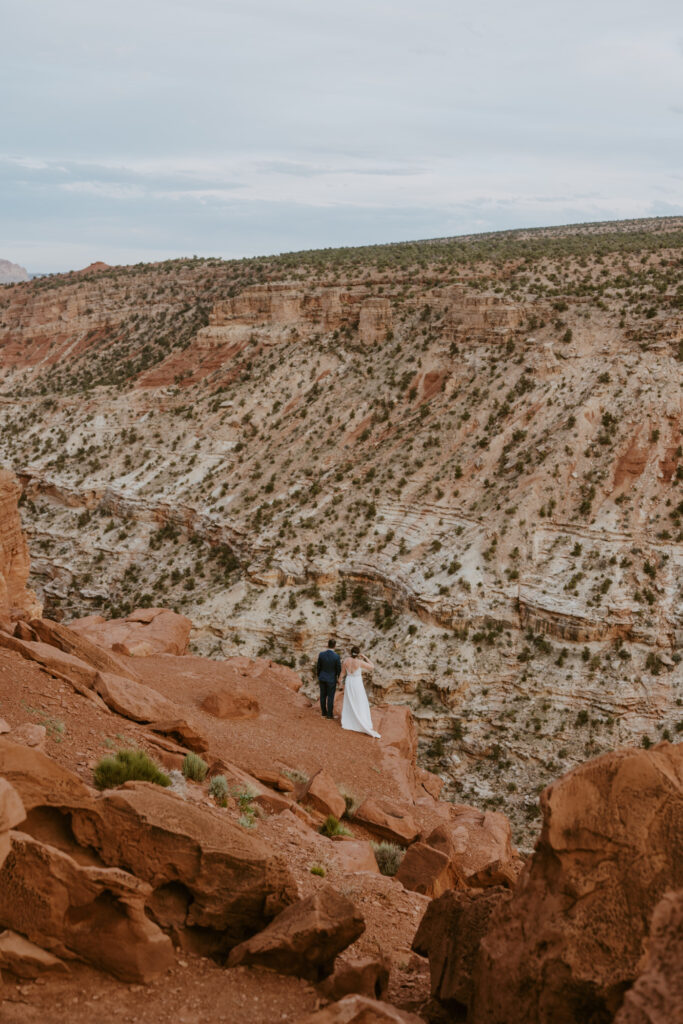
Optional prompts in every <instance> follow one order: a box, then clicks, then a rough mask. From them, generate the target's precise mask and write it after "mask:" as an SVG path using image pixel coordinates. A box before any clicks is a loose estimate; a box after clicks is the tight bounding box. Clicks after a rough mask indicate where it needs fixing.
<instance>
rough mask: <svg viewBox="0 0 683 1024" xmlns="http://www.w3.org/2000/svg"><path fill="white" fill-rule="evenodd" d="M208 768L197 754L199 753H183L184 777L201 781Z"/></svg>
mask: <svg viewBox="0 0 683 1024" xmlns="http://www.w3.org/2000/svg"><path fill="white" fill-rule="evenodd" d="M208 770H209V766H208V764H207V763H206V761H204V760H203V758H201V757H200V756H199V754H193V753H189V754H185V760H184V761H183V775H184V776H185V778H186V779H192V780H193V781H194V782H203V781H204V779H205V778H206V773H207V772H208Z"/></svg>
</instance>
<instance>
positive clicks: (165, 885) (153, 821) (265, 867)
mask: <svg viewBox="0 0 683 1024" xmlns="http://www.w3.org/2000/svg"><path fill="white" fill-rule="evenodd" d="M72 828H73V832H74V835H75V837H76V839H77V841H78V842H79V843H80V844H81V845H82V846H85V847H92V848H93V849H95V850H97V851H98V853H99V855H100V857H101V858H102V860H103V861H104V863H105V864H109V865H117V866H119V867H123V868H125V869H126V870H127V871H130V872H132V873H133V874H135V875H137V876H138V877H139V878H142V879H144V880H145V881H147V882H149V883H150V886H152V888H153V890H154V892H153V894H151V895H150V900H149V905H150V907H151V910H152V913H153V914H154V916H155V919H156V920H158V921H159V923H160V924H161V925H162V926H164V927H169V928H172V929H174V930H175V931H181V930H184V929H190V930H191V929H192V928H194V927H195V926H196V927H197V928H198V929H199V930H201V931H202V932H203V941H205V948H209V949H210V948H213V949H223V950H226V949H229V948H230V947H231V946H234V945H235V944H236V943H238V942H240V941H241V940H242V939H244V938H246V936H248V935H251V934H252V933H253V932H255V931H257V930H258V929H259V928H262V927H263V926H264V925H265V924H266V923H267V921H268V920H269V918H270V917H272V916H273V914H274V913H276V912H277V911H278V910H280V909H282V907H284V906H286V904H288V903H291V902H292V900H293V898H294V893H295V887H294V884H293V881H292V878H291V876H290V874H289V872H288V870H287V868H286V867H285V866H284V865H283V864H281V863H280V862H279V861H278V859H277V858H276V857H275V856H274V855H273V853H272V851H271V849H270V848H269V847H268V846H267V845H266V844H265V843H263V842H261V841H260V840H259V839H258V838H256V837H255V836H251V835H249V834H248V833H246V832H245V831H244V829H241V828H238V827H237V826H236V825H233V824H231V823H230V822H228V821H227V820H226V819H225V817H223V816H222V815H219V814H212V813H210V812H208V811H207V810H205V809H204V808H200V807H196V806H192V805H191V804H188V803H186V802H185V801H183V800H182V799H181V798H180V797H178V796H177V795H176V794H175V793H171V792H170V791H168V790H165V789H162V788H160V787H159V786H155V785H153V784H152V783H144V782H135V783H132V782H129V783H126V784H125V785H124V786H123V787H121V788H119V789H118V790H112V791H111V792H108V793H105V794H103V795H102V796H101V797H99V798H98V799H97V801H96V803H95V804H94V805H93V806H91V807H90V808H84V809H79V808H76V809H75V810H74V811H73V813H72ZM203 948H204V947H203Z"/></svg>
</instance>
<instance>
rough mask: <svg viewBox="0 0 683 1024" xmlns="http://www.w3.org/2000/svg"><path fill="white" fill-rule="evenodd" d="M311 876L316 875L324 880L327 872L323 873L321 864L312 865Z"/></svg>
mask: <svg viewBox="0 0 683 1024" xmlns="http://www.w3.org/2000/svg"><path fill="white" fill-rule="evenodd" d="M311 874H312V875H318V876H319V877H320V878H324V877H325V875H326V874H327V871H325V868H324V867H323V866H322V864H312V865H311Z"/></svg>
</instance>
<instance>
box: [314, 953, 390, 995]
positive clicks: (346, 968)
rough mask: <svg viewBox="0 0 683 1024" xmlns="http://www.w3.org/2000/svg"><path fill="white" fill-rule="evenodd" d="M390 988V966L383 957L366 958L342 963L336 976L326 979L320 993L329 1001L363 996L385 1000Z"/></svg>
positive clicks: (335, 973) (337, 968)
mask: <svg viewBox="0 0 683 1024" xmlns="http://www.w3.org/2000/svg"><path fill="white" fill-rule="evenodd" d="M388 986H389V965H388V963H387V961H386V960H384V959H383V958H382V957H375V956H366V957H362V958H361V959H357V960H346V961H345V962H344V963H340V964H339V965H338V966H337V967H336V969H335V972H334V974H332V975H330V977H329V978H326V979H325V981H323V982H322V984H321V985H320V986H319V991H320V992H322V994H323V995H324V996H326V997H327V998H328V999H334V1000H337V999H343V998H344V996H349V995H353V994H356V995H361V996H366V997H367V998H368V999H384V998H385V996H386V993H387V988H388Z"/></svg>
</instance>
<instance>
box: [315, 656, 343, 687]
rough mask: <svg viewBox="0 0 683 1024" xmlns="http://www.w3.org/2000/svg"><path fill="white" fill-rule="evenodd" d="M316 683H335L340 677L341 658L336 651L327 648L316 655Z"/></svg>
mask: <svg viewBox="0 0 683 1024" xmlns="http://www.w3.org/2000/svg"><path fill="white" fill-rule="evenodd" d="M316 671H317V673H318V681H319V682H321V683H336V682H337V680H338V679H339V676H340V675H341V658H340V657H339V655H338V654H337V652H336V651H333V650H332V648H331V647H328V648H327V650H326V651H321V652H320V654H319V655H318V664H317V665H316Z"/></svg>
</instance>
